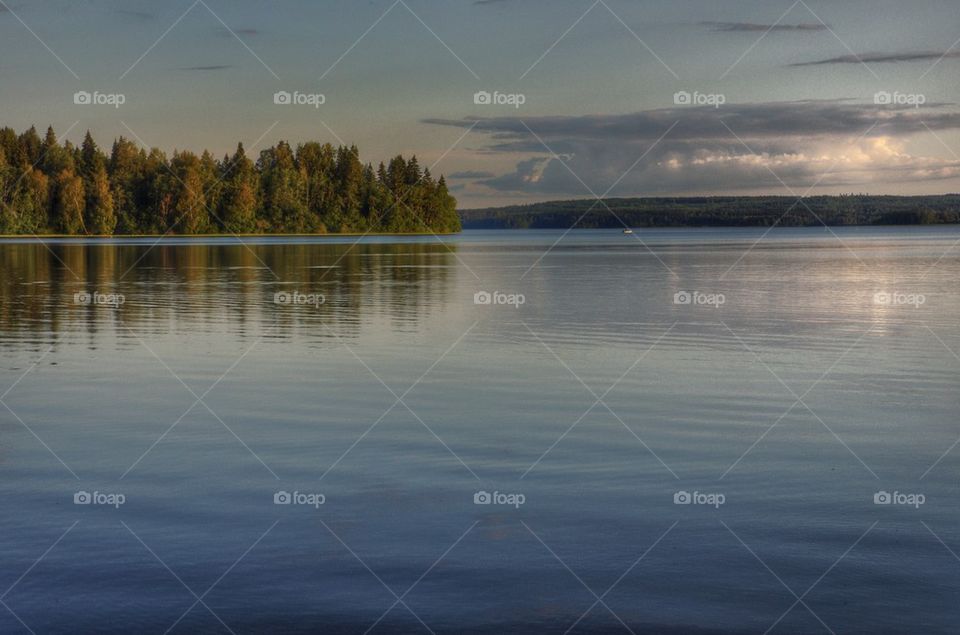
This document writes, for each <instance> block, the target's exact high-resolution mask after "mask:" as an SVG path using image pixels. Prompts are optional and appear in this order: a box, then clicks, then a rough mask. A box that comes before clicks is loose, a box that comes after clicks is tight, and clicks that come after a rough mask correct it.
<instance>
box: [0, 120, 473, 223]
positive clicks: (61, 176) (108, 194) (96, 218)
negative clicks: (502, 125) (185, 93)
mask: <svg viewBox="0 0 960 635" xmlns="http://www.w3.org/2000/svg"><path fill="white" fill-rule="evenodd" d="M457 231H460V219H459V217H458V216H457V212H456V200H455V199H454V198H453V197H452V196H450V194H449V192H448V191H447V187H446V184H445V182H444V181H443V179H442V178H441V179H440V180H439V181H437V182H435V181H434V180H433V177H432V176H431V175H430V173H429V171H428V170H421V168H420V165H419V163H418V161H417V159H416V157H414V158H412V159H411V160H410V161H406V160H405V159H404V158H403V157H395V158H394V159H393V160H391V161H390V164H389V169H388V168H385V167H384V166H383V165H382V164H381V166H380V169H379V170H376V171H375V170H374V168H373V166H372V165H370V164H364V163H362V162H361V160H360V151H359V150H358V149H357V148H356V147H355V146H351V147H338V148H335V147H334V146H332V145H330V144H320V143H316V142H308V143H304V144H301V145H299V146H298V147H297V148H296V149H294V148H292V147H291V146H290V144H289V143H287V142H285V141H281V142H279V143H278V144H277V145H276V146H274V147H272V148H268V149H266V150H264V151H262V152H261V153H260V156H259V157H258V158H257V161H256V163H254V162H253V161H251V159H249V158H248V157H247V156H246V153H245V151H244V149H243V145H242V144H241V145H238V147H237V151H236V152H235V153H234V155H233V156H232V157H224V158H223V159H222V160H220V161H217V160H216V159H214V158H213V156H212V155H211V154H210V153H209V152H206V151H205V152H203V153H202V154H201V155H200V156H199V157H198V156H197V155H195V154H193V153H191V152H175V153H174V155H173V157H172V158H171V159H169V160H168V158H167V156H166V155H165V154H164V153H163V152H161V151H160V150H158V149H152V150H150V151H149V152H148V151H146V150H144V149H141V148H139V147H137V145H136V144H134V143H133V142H131V141H129V140H127V139H124V138H123V137H121V138H119V139H117V140H116V141H114V143H113V146H112V148H111V150H110V154H109V156H107V155H106V154H105V153H104V152H103V151H102V150H101V149H100V148H99V147H98V146H97V144H96V142H95V141H94V140H93V137H92V136H91V135H90V133H89V132H88V133H87V134H86V135H85V137H84V140H83V143H82V144H81V145H80V147H75V146H73V145H71V144H70V143H69V142H67V143H62V144H61V143H60V142H59V141H58V140H57V137H56V134H55V133H54V131H53V129H52V128H48V129H47V132H46V134H45V135H44V137H43V138H41V137H40V136H39V135H38V134H37V131H36V129H35V128H30V129H29V130H27V131H26V132H24V133H23V134H20V135H17V133H16V132H15V131H14V130H12V129H10V128H3V129H0V233H2V234H42V233H51V232H57V233H64V234H97V235H108V234H165V233H168V232H169V233H180V234H204V233H216V232H228V233H237V234H240V233H326V232H338V233H339V232H355V233H363V232H437V233H440V232H457Z"/></svg>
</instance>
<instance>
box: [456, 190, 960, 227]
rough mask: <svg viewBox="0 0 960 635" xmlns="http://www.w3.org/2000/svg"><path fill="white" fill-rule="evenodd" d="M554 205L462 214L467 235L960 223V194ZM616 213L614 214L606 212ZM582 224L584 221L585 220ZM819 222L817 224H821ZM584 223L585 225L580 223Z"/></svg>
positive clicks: (634, 200) (628, 200)
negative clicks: (512, 231) (476, 232)
mask: <svg viewBox="0 0 960 635" xmlns="http://www.w3.org/2000/svg"><path fill="white" fill-rule="evenodd" d="M603 202H604V203H605V204H606V207H605V206H604V205H603V204H601V203H600V202H598V201H596V200H591V199H583V200H573V201H551V202H546V203H535V204H533V205H514V206H511V207H496V208H486V209H469V210H461V211H460V217H461V219H462V222H463V227H464V229H551V228H563V229H567V228H569V227H572V226H573V225H574V224H575V223H576V226H577V227H578V228H584V229H591V228H609V227H623V224H622V223H621V222H620V221H619V220H617V218H616V217H615V216H614V215H613V214H611V213H610V210H612V211H613V212H614V213H615V214H616V216H619V217H620V219H622V220H623V223H625V224H626V225H628V226H630V227H769V226H771V225H775V224H776V225H780V226H785V227H803V226H809V225H820V224H821V220H822V221H823V223H826V224H827V225H934V224H942V223H960V194H948V195H942V196H865V195H843V196H812V197H807V198H804V199H803V200H802V202H798V201H797V199H796V198H795V197H789V196H712V197H674V198H667V197H663V198H610V199H605V200H604V201H603ZM607 207H609V208H610V210H608V209H607ZM581 217H582V218H581ZM817 217H819V219H820V220H818V218H817ZM578 219H579V220H578Z"/></svg>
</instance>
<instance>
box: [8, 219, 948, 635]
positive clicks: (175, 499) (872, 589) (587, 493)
mask: <svg viewBox="0 0 960 635" xmlns="http://www.w3.org/2000/svg"><path fill="white" fill-rule="evenodd" d="M835 232H836V233H835V234H833V233H830V232H827V231H825V230H809V229H782V230H775V231H773V232H771V233H770V234H768V235H764V234H763V231H762V230H753V229H751V230H676V231H674V230H660V231H642V232H641V231H638V233H637V234H635V235H634V236H628V235H623V234H621V233H620V232H610V231H574V232H571V233H569V234H567V235H565V236H564V235H563V234H562V232H553V231H515V232H465V233H464V234H463V235H461V236H457V237H450V238H444V243H441V242H440V241H439V239H437V238H434V237H423V238H404V239H396V238H376V239H365V240H363V241H362V242H360V243H359V244H355V242H356V241H355V239H353V238H341V239H317V240H305V239H289V240H287V239H259V240H247V241H246V242H245V244H238V243H237V241H236V240H233V239H222V240H220V239H218V240H185V239H171V240H164V241H162V242H160V243H159V244H155V241H153V240H112V241H84V240H61V241H55V242H48V243H47V244H46V245H43V244H39V243H37V242H33V241H29V240H23V241H4V242H0V271H2V276H0V401H2V404H3V406H0V506H2V509H3V513H2V515H0V632H2V633H18V632H24V633H27V632H31V631H33V632H36V633H82V632H98V633H165V632H174V633H207V632H210V633H215V632H235V633H266V632H271V633H363V632H365V631H367V630H368V629H371V628H372V630H371V632H373V633H413V632H429V631H433V632H435V633H535V632H536V633H540V632H543V633H564V632H567V631H568V630H569V631H570V632H575V633H608V632H609V633H618V632H628V630H632V631H633V632H635V633H638V634H639V633H700V634H707V633H717V634H719V633H730V634H732V633H764V632H773V633H824V632H835V633H864V634H867V633H869V634H878V633H956V632H957V628H958V627H957V623H958V619H960V607H958V602H957V598H958V593H960V558H958V557H957V554H958V553H960V507H958V505H960V487H958V478H957V476H958V470H960V447H954V446H955V445H957V440H958V437H960V418H958V412H960V358H958V354H960V321H958V309H960V297H958V281H960V245H958V241H960V229H958V228H955V227H950V228H946V227H940V228H929V229H927V228H923V229H921V228H912V229H909V228H908V229H893V228H881V229H837V230H835ZM561 238H562V240H561ZM761 239H762V240H761ZM558 241H559V242H558ZM277 294H280V295H277ZM477 294H479V295H477ZM486 294H489V295H486ZM487 300H489V304H487V303H485V302H486V301H487ZM8 388H9V390H8ZM284 503H289V504H284Z"/></svg>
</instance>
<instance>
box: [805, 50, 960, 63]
mask: <svg viewBox="0 0 960 635" xmlns="http://www.w3.org/2000/svg"><path fill="white" fill-rule="evenodd" d="M954 58H960V51H947V52H946V53H943V52H940V51H917V52H913V53H864V54H863V55H841V56H839V57H830V58H827V59H823V60H817V61H814V62H797V63H795V64H791V65H790V66H822V65H826V64H862V63H874V64H889V63H895V62H926V61H937V60H941V59H954Z"/></svg>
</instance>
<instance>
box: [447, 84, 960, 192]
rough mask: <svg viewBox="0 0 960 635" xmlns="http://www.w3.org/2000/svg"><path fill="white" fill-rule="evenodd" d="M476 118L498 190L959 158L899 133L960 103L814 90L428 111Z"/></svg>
mask: <svg viewBox="0 0 960 635" xmlns="http://www.w3.org/2000/svg"><path fill="white" fill-rule="evenodd" d="M475 122H476V126H475V128H474V131H476V132H479V133H481V134H484V135H486V136H487V138H488V139H489V144H488V146H487V150H488V151H489V152H493V153H499V154H501V155H503V156H504V157H505V158H509V157H511V156H513V157H515V159H514V160H515V167H514V169H513V170H512V171H510V172H507V173H505V174H502V175H500V176H496V177H493V178H487V179H484V178H482V177H478V182H479V184H482V185H485V186H487V187H489V188H491V189H493V190H496V191H500V192H520V193H526V194H539V195H544V196H554V197H559V196H570V195H573V196H589V195H590V194H591V192H590V190H592V191H593V193H595V194H597V195H600V194H604V193H605V192H606V191H607V189H608V188H610V187H611V185H613V184H614V183H617V182H618V180H619V184H618V185H617V187H616V188H614V189H613V190H612V191H611V192H609V195H610V196H635V195H642V194H647V193H696V192H718V191H730V192H736V191H751V190H752V191H758V190H762V191H769V192H783V193H787V192H786V190H785V188H784V187H783V185H782V184H781V183H780V182H779V181H778V178H777V177H779V179H782V180H783V181H784V182H785V183H786V184H787V185H789V186H790V187H791V188H796V189H797V190H798V191H801V192H802V191H803V190H804V189H806V188H807V187H809V186H812V185H814V184H815V183H818V184H819V185H820V186H824V187H829V186H866V187H869V186H870V185H871V184H876V185H878V186H880V185H889V184H890V183H894V182H920V181H934V180H940V179H953V178H960V161H957V160H945V159H941V158H938V157H924V156H915V155H912V154H910V152H909V151H908V150H907V142H908V141H909V137H910V136H911V135H914V134H921V133H922V134H928V135H929V131H928V129H927V128H928V127H929V130H933V131H946V130H960V112H957V110H956V109H955V108H953V107H949V106H948V105H946V104H936V105H934V104H931V105H930V106H928V107H926V108H924V109H922V110H918V109H916V108H905V107H903V108H901V107H879V106H874V105H872V104H871V105H863V104H856V103H852V102H850V101H848V100H824V101H799V102H780V103H761V104H730V105H727V106H724V107H723V108H721V109H720V110H717V109H715V108H710V107H705V108H668V109H660V110H652V111H644V112H638V113H631V114H622V115H590V116H572V117H529V118H523V119H520V118H518V117H500V118H493V119H479V120H478V119H470V120H457V121H451V120H437V119H434V120H428V123H434V124H438V125H452V126H458V127H468V126H470V125H473V124H474V123H475ZM674 123H676V126H675V127H674V128H673V129H672V130H671V131H670V133H669V134H668V135H667V136H666V137H664V138H663V139H662V140H661V141H660V142H659V143H656V145H655V146H654V144H655V142H657V140H658V139H660V137H661V136H662V135H663V134H664V133H665V132H666V131H667V130H668V129H670V126H671V125H673V124H674ZM524 124H526V125H524ZM724 124H726V126H725V125H724ZM526 126H529V127H530V129H531V130H533V131H534V132H535V133H536V135H537V136H538V137H539V138H540V140H542V142H543V143H541V141H540V140H538V139H537V137H535V136H534V135H533V134H531V133H530V132H529V131H528V130H527V128H526ZM727 127H729V130H728V129H727ZM731 130H732V131H733V133H735V134H736V136H735V135H734V134H732V133H731V132H730V131H731ZM738 137H739V138H738ZM544 144H546V146H548V147H549V149H547V148H546V147H544ZM554 153H555V155H556V156H555V155H554ZM640 157H643V158H642V159H640ZM638 159H639V160H638ZM774 174H776V176H774Z"/></svg>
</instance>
